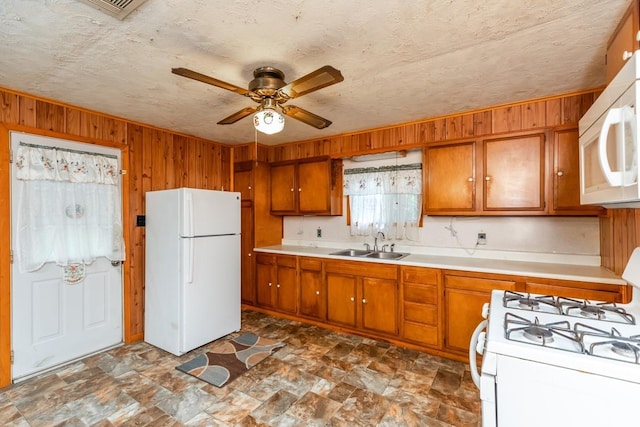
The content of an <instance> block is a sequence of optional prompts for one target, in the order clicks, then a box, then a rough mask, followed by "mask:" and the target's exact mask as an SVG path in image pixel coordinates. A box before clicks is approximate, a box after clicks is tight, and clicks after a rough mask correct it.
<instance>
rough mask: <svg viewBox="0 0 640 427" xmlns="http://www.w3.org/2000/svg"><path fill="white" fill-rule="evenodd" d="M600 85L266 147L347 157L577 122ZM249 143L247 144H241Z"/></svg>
mask: <svg viewBox="0 0 640 427" xmlns="http://www.w3.org/2000/svg"><path fill="white" fill-rule="evenodd" d="M601 92H602V89H595V90H588V91H583V92H577V93H571V94H567V95H562V96H556V97H549V98H542V99H537V100H530V101H527V102H521V103H514V104H509V105H501V106H497V107H493V108H487V109H483V110H477V111H471V112H466V113H461V114H454V115H449V116H443V117H436V118H430V119H426V120H422V121H416V122H410V123H403V124H399V125H397V126H388V127H384V128H379V129H370V130H366V131H362V132H354V133H348V134H341V135H334V136H330V137H326V138H321V139H314V140H308V141H300V142H293V143H289V144H282V145H277V146H272V147H268V155H267V160H268V161H269V162H276V161H285V160H295V159H302V158H308V157H316V156H325V155H327V156H331V157H340V158H342V157H348V156H353V155H357V154H363V153H374V152H383V151H390V150H398V149H409V148H415V147H421V146H423V145H426V144H429V143H430V142H441V141H449V140H458V139H463V138H473V137H480V136H487V135H494V134H502V133H507V132H516V131H528V130H534V129H544V128H549V127H555V126H566V125H576V126H577V124H578V120H579V119H580V117H581V116H582V115H583V114H584V113H585V112H586V111H587V110H588V109H589V107H590V106H591V104H593V101H594V100H595V99H596V98H597V97H598V95H600V93H601ZM251 145H252V144H247V146H242V147H243V149H242V150H239V151H238V152H237V154H238V156H237V157H236V159H235V160H236V161H242V160H253V158H251V157H247V158H244V157H242V156H243V155H248V154H249V153H250V152H251V149H250V148H248V147H249V146H251ZM244 147H247V148H244Z"/></svg>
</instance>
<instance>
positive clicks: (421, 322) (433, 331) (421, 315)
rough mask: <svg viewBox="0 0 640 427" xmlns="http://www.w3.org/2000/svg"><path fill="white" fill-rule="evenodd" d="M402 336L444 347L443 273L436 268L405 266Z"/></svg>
mask: <svg viewBox="0 0 640 427" xmlns="http://www.w3.org/2000/svg"><path fill="white" fill-rule="evenodd" d="M400 277H401V283H400V292H401V306H400V309H401V316H400V318H401V336H402V337H403V338H404V339H406V340H409V341H413V342H416V343H418V344H423V345H427V346H429V347H435V348H438V349H440V348H442V324H443V320H444V319H443V317H442V298H441V295H442V278H441V277H442V274H441V272H440V270H438V269H434V268H421V267H401V269H400Z"/></svg>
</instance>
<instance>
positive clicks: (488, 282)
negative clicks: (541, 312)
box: [444, 276, 516, 292]
mask: <svg viewBox="0 0 640 427" xmlns="http://www.w3.org/2000/svg"><path fill="white" fill-rule="evenodd" d="M444 280H445V287H447V288H458V289H466V290H469V291H481V292H491V291H492V290H493V289H501V290H504V291H506V290H509V291H513V290H515V289H516V282H514V281H513V280H499V279H481V278H478V277H462V276H445V279H444Z"/></svg>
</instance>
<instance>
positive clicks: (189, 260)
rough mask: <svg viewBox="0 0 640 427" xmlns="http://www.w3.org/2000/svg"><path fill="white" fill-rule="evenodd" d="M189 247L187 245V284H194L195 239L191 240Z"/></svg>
mask: <svg viewBox="0 0 640 427" xmlns="http://www.w3.org/2000/svg"><path fill="white" fill-rule="evenodd" d="M188 240H189V245H187V248H188V253H187V259H186V260H185V265H186V266H187V280H186V282H187V283H193V259H194V258H195V254H194V252H195V248H194V240H195V239H194V238H193V237H192V238H190V239H188Z"/></svg>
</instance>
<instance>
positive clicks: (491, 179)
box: [483, 133, 545, 212]
mask: <svg viewBox="0 0 640 427" xmlns="http://www.w3.org/2000/svg"><path fill="white" fill-rule="evenodd" d="M544 165H545V135H544V134H542V133H540V134H533V135H523V136H513V137H506V138H495V139H487V140H485V141H484V158H483V166H484V168H483V169H484V177H483V196H484V204H483V210H485V211H540V212H542V211H544V209H545V193H544V181H545V175H544Z"/></svg>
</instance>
